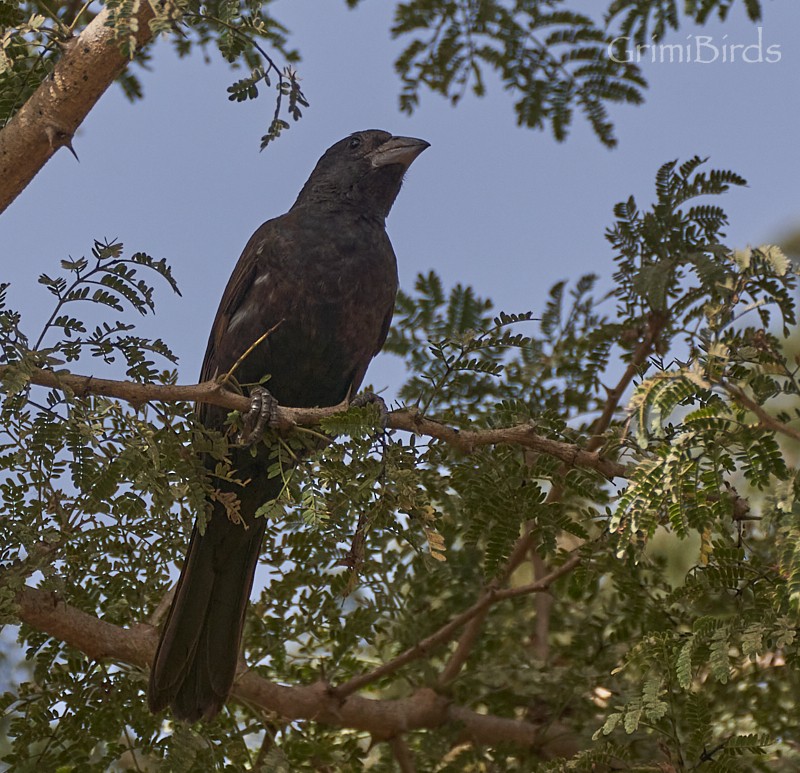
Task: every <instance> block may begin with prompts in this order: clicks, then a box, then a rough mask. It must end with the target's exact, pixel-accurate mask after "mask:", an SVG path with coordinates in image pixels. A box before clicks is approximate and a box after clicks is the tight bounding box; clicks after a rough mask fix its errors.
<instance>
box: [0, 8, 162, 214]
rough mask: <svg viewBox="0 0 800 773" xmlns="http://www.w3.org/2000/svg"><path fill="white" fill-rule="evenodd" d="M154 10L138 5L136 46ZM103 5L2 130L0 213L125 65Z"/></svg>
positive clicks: (142, 39)
mask: <svg viewBox="0 0 800 773" xmlns="http://www.w3.org/2000/svg"><path fill="white" fill-rule="evenodd" d="M153 15H154V14H153V9H152V7H151V5H150V3H148V2H143V3H140V4H139V10H138V12H137V14H136V19H137V20H138V22H139V31H138V34H137V36H136V42H137V45H138V46H142V45H144V44H145V43H146V42H147V41H148V40H150V38H151V37H152V32H151V31H150V24H149V22H150V20H151V19H152V18H153ZM108 17H109V12H108V9H107V8H104V9H103V10H102V11H100V13H98V14H97V16H96V17H95V18H94V19H93V20H92V21H91V22H90V23H89V24H88V25H87V27H86V29H84V30H83V32H82V33H81V34H80V35H79V36H78V37H77V38H74V39H72V40H71V41H69V44H68V50H67V51H66V52H65V53H64V55H63V56H62V57H61V59H60V61H59V62H58V64H57V65H56V66H55V69H54V70H53V73H52V75H51V76H50V77H48V78H46V79H45V80H44V82H43V83H42V84H41V85H40V86H39V88H38V89H36V91H35V92H34V93H33V94H32V95H31V97H30V98H29V99H28V101H27V102H26V103H25V104H24V105H23V106H22V108H21V109H20V110H19V112H18V113H17V114H16V115H15V116H14V117H13V118H12V119H11V121H9V122H8V124H7V125H6V126H5V128H4V129H3V130H2V131H0V212H3V211H4V210H5V209H6V208H7V207H8V205H9V204H11V202H12V201H14V199H15V198H16V197H17V196H18V195H19V194H20V193H21V192H22V191H23V190H24V189H25V187H26V186H27V185H28V183H29V182H30V181H31V180H32V179H33V178H34V177H35V176H36V173H37V172H38V171H39V170H40V169H41V168H42V167H43V166H44V165H45V163H47V161H48V159H49V158H50V156H52V155H53V153H55V151H56V150H58V148H59V147H61V146H63V145H66V146H70V144H71V141H72V137H73V135H74V134H75V131H76V130H77V128H78V127H79V126H80V125H81V123H82V122H83V120H84V118H86V116H87V115H88V114H89V111H90V110H91V109H92V108H93V107H94V105H95V103H96V102H97V100H98V99H99V98H100V97H101V96H102V94H103V92H104V91H105V90H106V89H107V88H108V87H109V86H110V85H111V84H112V83H113V82H114V80H115V79H116V78H117V77H118V76H119V75H120V73H122V71H123V70H124V69H125V67H126V66H127V65H128V62H129V60H128V59H127V58H126V57H125V56H124V55H123V53H122V51H121V50H120V46H119V43H118V42H117V40H115V38H114V31H113V30H112V29H111V28H110V27H108V26H106V25H107V23H108Z"/></svg>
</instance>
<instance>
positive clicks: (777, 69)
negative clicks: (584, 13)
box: [0, 0, 800, 397]
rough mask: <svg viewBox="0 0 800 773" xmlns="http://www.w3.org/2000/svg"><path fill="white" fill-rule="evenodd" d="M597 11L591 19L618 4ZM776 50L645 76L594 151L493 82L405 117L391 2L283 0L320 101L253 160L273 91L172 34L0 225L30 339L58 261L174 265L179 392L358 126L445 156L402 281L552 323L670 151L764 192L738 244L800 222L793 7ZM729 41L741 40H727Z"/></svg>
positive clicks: (606, 267)
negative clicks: (250, 257) (701, 159)
mask: <svg viewBox="0 0 800 773" xmlns="http://www.w3.org/2000/svg"><path fill="white" fill-rule="evenodd" d="M582 5H583V6H584V7H588V8H596V9H597V11H598V12H599V10H600V9H601V8H602V6H603V5H605V3H599V2H595V3H588V2H583V3H582ZM741 5H742V4H741V3H737V4H736V5H735V7H734V10H733V12H732V13H731V18H730V19H729V21H728V22H727V23H726V24H725V25H719V24H710V25H707V26H706V27H705V28H702V29H699V30H698V29H695V28H691V27H689V28H684V29H682V30H681V31H680V32H678V33H673V34H672V35H671V36H670V37H669V39H668V40H669V42H673V43H682V44H686V43H688V44H690V45H692V44H693V39H692V37H691V36H692V35H698V34H702V35H710V36H711V37H712V41H713V44H714V45H716V46H718V47H721V46H723V45H731V44H752V43H755V42H756V41H757V39H758V34H759V33H758V29H757V27H756V26H755V25H753V24H752V23H751V22H749V21H748V20H747V19H746V18H745V16H744V13H743V11H742V9H741V8H740V6H741ZM764 5H765V16H764V20H763V22H762V23H761V26H762V30H761V33H760V34H761V36H762V42H763V45H764V47H765V49H766V47H767V46H770V45H772V46H777V47H778V49H777V50H779V52H780V61H777V62H774V63H766V62H764V63H760V64H758V63H754V64H744V63H742V62H741V61H739V62H738V63H733V64H731V63H729V62H728V63H723V62H721V61H717V62H715V63H711V64H704V63H701V62H697V61H695V62H688V63H687V62H683V63H677V62H674V63H667V62H664V63H656V64H647V63H645V64H644V69H645V73H646V75H647V77H648V79H649V81H650V89H649V90H648V92H647V101H646V103H645V104H644V105H643V106H640V107H638V108H637V107H617V108H614V109H613V117H614V120H615V123H616V132H617V135H618V138H619V147H618V148H617V149H615V150H611V151H610V150H608V149H607V148H605V147H604V146H602V145H601V144H600V142H599V141H598V140H597V139H596V138H595V136H594V135H593V134H592V132H591V131H590V129H589V127H588V126H587V125H586V123H585V122H584V121H583V119H582V118H581V117H580V116H578V115H576V123H575V125H574V127H573V128H572V130H571V133H570V137H569V139H568V140H567V142H565V143H563V144H558V143H556V142H555V141H554V140H553V139H552V137H551V136H550V135H549V134H548V133H542V132H536V131H530V130H528V129H522V128H518V127H516V125H515V121H514V114H513V108H512V99H511V98H510V96H509V94H507V93H505V92H504V91H503V90H502V88H501V86H500V85H499V84H497V83H495V82H493V81H491V79H490V82H489V87H490V93H489V96H488V97H486V98H483V99H476V98H473V97H468V98H465V99H464V100H463V101H462V103H461V104H460V105H459V106H458V107H457V108H451V107H450V106H449V104H448V103H447V102H445V101H444V100H442V99H441V98H440V97H438V96H436V95H433V94H430V93H426V92H423V94H422V103H421V106H420V108H419V109H418V110H417V112H416V113H415V114H414V115H412V116H410V117H409V116H406V115H402V114H400V112H399V110H398V107H397V94H398V92H399V88H400V84H399V81H398V78H397V76H396V75H395V74H394V72H393V61H394V59H395V57H396V55H397V53H398V52H399V50H400V49H401V46H402V41H401V42H400V43H398V42H396V41H392V40H391V39H390V36H389V32H388V30H389V26H390V23H391V12H392V8H393V6H394V4H393V3H389V2H385V1H384V2H365V3H363V5H362V6H361V7H359V8H358V9H357V10H355V11H348V10H347V9H346V7H345V4H344V2H332V1H330V0H329V2H326V3H320V2H314V0H291V2H289V0H280V1H279V2H276V3H275V5H274V10H275V14H276V16H277V17H278V18H279V19H280V20H281V21H282V22H283V23H284V24H286V25H287V26H288V27H289V29H290V31H291V41H292V44H293V45H294V46H296V47H297V48H298V49H299V50H300V52H301V53H302V55H303V61H302V62H301V63H300V65H299V71H300V74H301V77H302V78H303V87H304V90H305V93H306V96H307V97H308V98H309V100H310V102H311V107H310V108H308V109H307V110H306V111H305V116H304V118H303V119H302V120H301V121H300V122H299V123H297V124H295V125H293V126H292V128H291V130H290V131H289V132H287V133H286V134H285V135H284V137H283V138H281V139H280V140H278V141H277V142H276V143H274V144H273V145H271V146H270V147H269V148H268V149H267V150H266V151H264V152H263V153H259V150H258V142H259V138H260V136H261V134H262V133H263V132H264V129H265V127H266V125H267V123H268V121H269V117H270V114H271V111H272V107H273V104H272V97H271V95H269V94H266V93H265V94H264V96H263V97H262V98H260V99H259V100H256V101H255V102H249V103H245V104H236V103H232V102H229V101H228V99H227V94H226V91H225V89H226V87H227V86H228V85H230V83H231V82H232V81H233V80H235V79H237V78H239V77H241V75H240V74H235V73H231V72H230V71H229V70H228V68H227V67H226V66H225V65H224V64H223V63H222V62H220V61H218V60H215V61H214V62H213V63H212V64H211V65H207V64H204V62H203V60H202V57H201V56H200V55H195V56H193V57H191V58H189V59H184V60H179V59H177V58H176V56H175V55H174V53H173V52H172V50H171V48H170V47H169V45H165V44H164V43H163V42H159V44H158V45H157V47H156V52H155V61H154V66H153V69H152V72H149V73H142V80H143V83H144V89H145V99H144V100H143V101H141V102H139V103H136V104H133V105H131V104H129V103H128V102H127V101H126V100H125V99H124V98H123V96H122V94H121V92H120V90H119V89H118V88H116V87H113V88H112V89H111V90H109V92H108V93H107V94H106V95H105V96H104V97H103V98H102V99H101V101H100V102H99V103H98V105H97V107H96V108H95V109H94V110H93V111H92V113H91V114H90V115H89V117H88V118H87V120H86V121H85V123H84V125H83V127H82V128H81V129H80V131H79V133H78V135H77V136H76V138H75V142H74V145H75V149H76V151H77V152H78V154H79V156H80V159H81V161H80V163H76V161H75V159H74V158H73V157H72V156H70V155H69V153H68V152H66V151H60V152H59V153H57V154H56V156H55V157H54V158H53V159H52V160H51V161H50V162H49V163H48V164H47V165H46V166H45V168H44V169H43V170H42V171H41V172H40V173H39V175H38V176H37V177H36V179H35V180H34V181H33V183H32V184H31V185H30V186H28V188H27V189H26V190H25V191H24V192H23V193H22V195H21V196H20V197H19V198H18V199H17V201H15V202H14V204H12V206H11V207H10V208H9V209H8V210H7V211H6V212H5V213H4V214H3V215H2V216H0V255H2V268H1V269H0V281H11V282H12V283H13V286H12V291H11V298H10V300H11V303H12V305H13V306H15V307H16V308H18V309H20V310H21V311H22V312H23V315H24V318H25V319H26V320H28V329H29V330H30V331H31V332H33V331H34V330H35V329H36V328H37V327H38V325H40V324H41V322H42V321H43V319H45V318H46V316H47V315H48V314H49V311H50V296H49V294H48V293H47V291H46V290H45V289H44V288H43V287H41V286H40V285H38V284H37V282H36V279H37V277H38V275H39V274H40V273H41V272H48V273H54V272H56V271H57V270H58V261H59V260H60V259H62V258H65V257H68V256H70V255H71V256H73V257H77V256H79V255H84V254H88V253H89V250H90V248H91V245H92V241H93V239H95V238H106V237H107V238H118V239H120V240H122V241H123V242H125V245H126V248H127V249H129V250H131V251H135V250H143V251H146V252H148V253H149V254H151V255H153V256H154V257H157V258H160V257H165V258H166V259H167V260H168V261H170V262H171V264H172V266H173V269H174V271H175V274H176V277H177V279H178V281H179V283H180V285H181V288H182V290H183V298H173V297H171V295H170V294H169V293H168V291H167V290H166V288H164V291H163V292H161V293H160V294H159V296H158V301H159V306H158V314H157V316H156V317H155V318H153V319H150V320H146V321H144V323H143V326H142V328H141V330H142V331H143V333H144V334H149V335H153V336H155V335H159V336H161V337H163V338H165V339H166V340H167V341H168V342H169V343H170V344H171V345H172V346H173V348H174V349H175V351H176V352H177V353H178V354H179V356H180V375H181V380H182V381H183V382H191V381H193V380H195V379H196V376H197V373H198V371H199V367H200V362H201V359H202V356H203V352H204V350H205V343H206V338H207V331H208V328H209V326H210V324H211V321H212V319H213V316H214V312H215V310H216V306H217V303H218V300H219V297H220V295H221V293H222V289H223V287H224V285H225V282H226V281H227V278H228V276H229V274H230V271H231V269H232V268H233V265H234V263H235V261H236V259H237V258H238V256H239V254H240V252H241V249H242V248H243V246H244V244H245V243H246V241H247V239H248V238H249V236H250V234H251V233H252V232H253V231H254V230H255V228H256V227H257V226H258V225H259V224H260V223H261V222H262V221H264V220H266V219H269V218H270V217H274V216H276V215H279V214H281V213H283V212H284V211H286V210H287V209H288V207H289V206H291V204H292V202H293V201H294V198H295V196H296V195H297V193H298V191H299V190H300V187H301V186H302V184H303V182H304V181H305V179H306V177H307V175H308V173H309V172H310V170H311V169H312V168H313V165H314V163H315V162H316V160H317V158H318V157H319V156H320V155H321V153H322V152H323V151H324V150H325V148H326V147H328V146H329V145H331V144H332V143H333V142H335V141H336V140H338V139H339V138H341V137H342V136H345V135H347V134H349V133H350V132H352V131H355V130H358V129H364V128H384V129H388V130H389V131H392V132H394V133H396V134H408V135H413V136H417V137H422V138H424V139H426V140H428V141H429V142H430V143H431V148H430V149H429V150H427V151H426V152H425V153H424V154H423V155H422V156H421V157H420V158H419V159H418V161H417V162H416V163H415V164H414V166H413V167H412V169H411V171H410V173H409V175H408V177H407V180H406V183H405V186H404V189H403V191H402V192H401V194H400V197H399V199H398V201H397V203H396V204H395V207H394V210H393V211H392V214H391V216H390V218H389V223H388V228H389V233H390V236H391V238H392V241H393V243H394V246H395V251H396V253H397V255H398V261H399V264H400V277H401V283H402V285H403V286H404V287H406V288H409V287H410V286H411V284H412V283H413V280H414V276H415V275H416V273H417V272H420V271H428V270H429V269H431V268H433V269H435V270H436V271H438V272H439V273H440V274H441V275H442V277H443V279H444V281H445V284H446V285H448V286H449V285H452V284H453V283H455V282H463V283H467V284H472V285H473V286H474V287H475V288H476V290H477V291H478V292H479V293H480V294H482V295H485V296H490V297H491V298H493V299H494V300H495V302H496V305H497V306H498V307H499V308H503V309H505V310H507V311H523V310H528V309H532V310H534V312H536V311H538V310H540V309H541V308H542V306H543V303H544V300H545V298H546V294H547V290H548V288H549V287H550V286H551V285H552V284H553V283H554V282H555V281H558V280H560V279H565V278H577V277H578V276H579V275H581V274H583V273H586V272H590V271H592V272H596V273H599V274H601V275H603V276H605V277H609V276H610V274H611V271H612V262H611V253H610V250H609V248H608V246H607V244H606V242H605V240H604V237H603V233H604V230H605V228H606V227H607V226H608V225H610V223H611V219H612V218H611V210H612V207H613V205H614V204H615V203H616V202H617V201H620V200H622V199H624V198H626V197H627V196H628V195H630V194H631V193H633V194H635V195H636V197H637V199H638V200H639V202H640V204H645V203H647V202H649V201H650V200H651V198H652V190H653V177H654V174H655V171H656V169H657V168H658V167H659V166H660V165H661V164H662V163H663V162H664V161H667V160H671V159H675V158H681V159H685V158H687V157H689V156H692V155H694V154H696V153H697V154H701V155H709V156H711V162H712V163H713V165H715V166H718V167H723V168H732V169H735V170H736V171H738V172H740V173H742V174H743V175H744V176H745V177H746V178H747V179H748V181H749V183H750V185H749V187H748V188H746V189H741V190H737V191H734V192H732V193H730V194H728V195H727V196H726V197H725V199H724V202H723V204H724V206H725V207H726V209H727V210H728V212H729V214H730V216H731V221H732V222H731V227H730V228H729V231H728V233H729V239H728V241H729V243H730V244H731V245H735V246H743V245H745V244H747V243H751V244H754V245H757V244H760V243H763V242H771V241H775V240H777V239H778V238H779V237H780V236H782V235H783V234H785V233H787V232H789V231H790V230H791V229H793V228H794V227H796V226H797V225H798V223H799V222H800V201H799V200H798V199H799V197H798V192H797V184H796V183H797V179H798V166H799V165H800V159H799V158H798V154H797V153H796V151H795V147H796V143H797V125H798V113H799V112H800V111H799V110H798V99H800V97H799V96H798V94H800V90H798V88H797V81H798V75H797V73H798V72H800V68H799V67H798V58H799V56H800V41H798V40H797V35H796V33H795V32H794V31H795V30H797V29H798V28H800V4H798V3H797V2H794V1H793V0H774V1H770V0H766V2H765V3H764ZM725 36H727V37H725ZM399 373H400V370H399V369H398V368H397V366H396V365H392V364H391V363H389V362H387V361H386V360H384V361H379V362H377V363H376V364H375V365H374V366H373V368H372V370H371V371H370V373H369V374H368V376H367V381H372V382H373V383H374V384H375V385H376V386H377V387H379V388H382V387H388V390H387V397H392V395H393V393H394V389H395V388H396V386H397V379H398V377H399Z"/></svg>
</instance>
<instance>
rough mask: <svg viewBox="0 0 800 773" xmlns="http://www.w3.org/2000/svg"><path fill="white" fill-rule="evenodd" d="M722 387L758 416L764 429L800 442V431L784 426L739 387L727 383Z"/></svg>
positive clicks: (721, 384) (723, 383)
mask: <svg viewBox="0 0 800 773" xmlns="http://www.w3.org/2000/svg"><path fill="white" fill-rule="evenodd" d="M720 386H721V387H722V388H723V389H724V390H725V391H726V392H727V393H728V394H729V395H730V396H731V397H732V398H733V399H734V400H735V401H736V402H737V403H739V404H740V405H742V406H743V407H745V408H747V410H748V411H751V412H752V413H754V414H755V415H756V416H758V421H759V423H760V424H761V426H762V427H766V428H767V429H771V430H772V431H773V432H779V433H780V434H782V435H786V437H790V438H791V439H792V440H800V431H798V430H796V429H794V428H793V427H790V426H788V425H787V424H784V423H783V422H782V421H779V420H778V419H776V418H775V417H774V416H770V415H769V414H768V413H767V412H766V411H765V410H764V409H763V408H762V407H761V406H760V405H759V404H758V403H757V402H756V401H755V400H753V399H752V398H750V397H748V396H747V394H746V393H745V392H744V391H743V390H741V389H739V387H737V386H734V385H733V384H728V383H725V382H722V383H720Z"/></svg>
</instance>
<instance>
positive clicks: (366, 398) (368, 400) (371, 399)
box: [350, 392, 389, 431]
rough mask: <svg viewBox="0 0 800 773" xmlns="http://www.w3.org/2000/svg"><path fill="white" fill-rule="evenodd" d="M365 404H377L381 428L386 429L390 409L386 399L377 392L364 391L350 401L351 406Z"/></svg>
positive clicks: (359, 406) (356, 406) (361, 406)
mask: <svg viewBox="0 0 800 773" xmlns="http://www.w3.org/2000/svg"><path fill="white" fill-rule="evenodd" d="M365 405H374V406H377V408H378V415H379V416H380V420H381V429H383V430H384V431H385V430H386V428H387V427H388V426H389V409H388V408H387V407H386V401H385V400H384V399H383V398H382V397H381V396H380V395H376V394H375V392H362V393H361V394H360V395H356V396H355V397H354V398H353V399H352V400H351V401H350V407H351V408H363V407H364V406H365Z"/></svg>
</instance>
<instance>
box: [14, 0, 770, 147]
mask: <svg viewBox="0 0 800 773" xmlns="http://www.w3.org/2000/svg"><path fill="white" fill-rule="evenodd" d="M347 4H348V6H349V7H350V8H354V7H356V6H357V5H358V3H357V2H356V1H355V0H347ZM733 4H734V0H691V2H686V3H680V4H679V3H677V2H676V0H609V5H608V7H607V8H606V10H605V14H604V16H605V18H604V19H602V20H601V19H594V18H591V17H589V16H587V15H585V14H584V13H580V12H577V11H576V10H572V9H570V8H569V5H570V3H569V0H525V1H524V2H522V1H521V0H514V1H512V0H481V2H475V1H474V0H405V2H398V3H397V4H396V7H395V14H394V23H393V26H392V30H391V33H392V35H393V36H395V37H397V38H400V39H402V40H403V42H404V45H405V47H404V49H403V51H402V53H401V54H400V55H399V57H398V59H397V61H396V63H395V67H396V70H397V72H398V74H399V76H400V78H401V81H402V90H401V93H400V107H401V109H402V110H404V111H405V112H409V113H410V112H412V111H413V110H414V109H415V107H416V106H417V105H418V104H419V100H420V91H421V90H422V88H423V87H426V88H428V89H430V90H432V91H434V92H436V93H439V94H441V95H442V96H444V97H446V98H447V99H449V100H450V101H451V102H452V103H453V104H456V103H457V102H459V101H460V100H461V99H462V98H463V96H464V95H465V94H466V93H467V92H469V91H471V92H472V93H473V94H475V95H477V96H482V95H483V94H485V93H486V91H487V89H488V88H489V87H490V86H491V85H492V81H493V80H495V79H497V80H499V81H500V82H501V83H502V85H503V88H504V89H506V90H507V91H509V92H510V93H511V94H512V95H514V98H515V103H514V110H515V113H516V118H517V122H518V124H519V125H521V126H527V127H530V128H536V129H542V128H544V127H547V126H549V127H550V129H551V130H552V132H553V135H554V136H555V137H556V138H557V139H558V140H564V139H565V138H566V137H567V134H568V131H569V129H570V126H571V124H572V120H573V114H574V113H575V112H576V111H578V112H580V113H581V114H582V115H583V116H584V117H585V118H586V120H588V121H589V124H590V125H591V127H592V129H593V131H594V132H595V134H596V135H597V137H598V138H599V139H600V140H601V142H603V143H604V144H605V145H608V146H613V145H615V144H616V138H615V136H614V128H613V125H612V123H611V119H610V116H609V112H608V109H609V106H610V105H613V104H616V103H627V104H639V103H641V102H642V101H643V93H644V90H645V88H646V85H647V84H646V82H645V80H644V78H643V77H642V74H641V71H640V70H639V68H638V66H637V65H636V64H635V63H633V62H628V61H626V58H627V57H626V56H619V55H612V54H614V52H615V51H616V50H617V49H618V48H619V46H620V45H621V44H622V42H625V40H626V39H627V38H632V39H633V40H634V42H636V43H640V44H641V43H648V44H649V43H652V42H658V41H660V40H661V39H663V38H664V36H665V35H666V34H667V33H668V32H669V31H670V30H672V31H675V30H678V29H679V27H680V23H681V21H682V19H681V12H682V13H683V16H685V18H687V19H691V20H693V21H695V22H698V23H701V24H702V23H704V22H705V21H706V20H707V19H708V18H709V17H710V16H711V15H712V14H716V15H717V16H718V17H719V18H721V19H725V17H726V16H727V13H728V10H729V9H730V8H731V6H732V5H733ZM105 6H106V8H107V9H108V12H109V21H108V23H109V25H110V26H111V27H112V28H113V29H114V32H115V36H116V38H117V40H118V43H119V45H120V47H121V49H122V51H123V53H124V54H125V55H126V56H127V57H129V58H130V59H131V61H132V62H135V63H137V64H140V65H147V63H148V62H149V60H150V47H149V46H145V47H143V48H141V47H140V48H137V45H136V40H137V34H138V32H139V21H138V19H137V15H136V14H137V10H138V8H139V7H140V3H139V2H135V1H134V0H109V1H108V2H107V3H105ZM150 6H151V8H152V10H153V11H154V13H155V16H154V18H153V19H152V20H151V21H150V27H151V30H152V32H153V33H154V37H156V36H159V35H163V36H164V37H166V38H167V39H169V40H170V42H171V44H172V45H173V46H174V48H175V51H176V53H177V54H178V55H179V56H187V55H189V54H190V53H192V52H193V51H195V50H196V49H198V48H199V49H200V51H201V52H202V53H203V54H204V55H205V56H207V57H208V56H209V55H210V52H211V51H212V50H214V51H216V53H218V54H219V56H221V57H222V59H223V60H224V61H225V62H227V63H228V64H230V66H231V67H232V68H234V69H240V68H241V69H244V70H245V71H246V73H247V74H246V75H245V76H244V77H241V78H238V79H237V80H236V81H235V82H234V83H233V84H232V85H231V86H230V87H229V89H228V94H229V98H230V99H231V100H233V101H237V102H242V101H245V100H250V99H255V98H256V97H258V96H259V94H260V93H261V90H262V87H263V88H265V89H267V90H269V89H272V90H273V93H274V97H275V109H274V113H273V115H272V118H271V120H270V121H269V123H268V125H267V130H266V132H265V133H264V135H263V136H262V138H261V148H262V149H263V148H264V147H266V146H267V145H268V144H269V143H270V142H271V141H272V140H274V139H276V138H277V137H279V136H280V134H281V133H282V132H283V131H285V130H286V129H288V128H289V126H290V125H291V124H290V120H289V119H291V120H294V121H296V120H298V119H299V118H300V117H301V115H302V110H301V109H302V108H304V107H307V106H308V102H307V101H306V99H305V96H304V95H303V92H302V90H301V88H300V79H299V77H298V74H297V72H296V70H295V69H294V65H295V64H296V63H297V61H298V60H299V55H298V53H297V51H295V50H294V49H292V48H290V47H289V32H288V30H287V29H286V28H285V27H284V26H283V25H282V24H281V23H280V22H279V21H277V19H276V18H275V17H274V15H273V13H272V6H273V0H249V2H247V3H238V2H231V1H230V0H214V2H207V3H197V2H194V1H193V0H168V1H167V2H158V3H150ZM744 6H745V8H746V10H747V13H748V16H749V17H750V18H751V19H752V20H753V21H757V20H759V19H760V18H761V3H760V0H744ZM599 10H600V11H601V12H602V10H603V8H602V4H601V7H600V8H599ZM96 14H97V10H96V9H95V7H94V5H93V4H86V5H80V4H75V3H60V4H59V3H56V4H47V3H43V2H39V1H38V0H17V1H16V2H14V1H13V0H2V1H0V128H2V126H4V125H5V124H6V123H7V122H8V121H9V120H10V119H11V117H12V116H13V115H14V114H15V113H16V112H17V110H19V108H20V107H21V106H22V105H23V104H24V103H25V100H27V99H28V97H30V95H31V94H32V93H33V92H34V91H35V90H36V88H37V87H38V85H39V84H40V83H42V82H43V81H44V79H45V78H46V77H47V76H48V75H50V73H51V72H52V71H53V68H54V67H55V65H56V63H57V62H58V61H59V59H60V57H61V55H62V53H63V51H64V50H66V49H67V48H68V47H69V43H70V41H72V40H73V39H74V37H75V36H76V35H78V34H80V32H81V31H82V29H84V28H85V26H86V25H87V24H89V23H90V22H91V21H92V19H94V17H95V16H96ZM616 53H617V54H618V53H619V52H618V51H616ZM276 60H282V62H283V64H279V63H278V61H276ZM119 83H120V85H121V87H122V89H123V91H124V93H125V95H126V96H127V97H128V98H129V99H131V100H134V99H139V98H141V96H142V87H141V83H140V82H139V80H138V78H137V76H136V74H135V73H134V72H133V71H132V70H130V69H129V70H127V71H125V72H124V73H123V74H122V75H121V76H120V77H119Z"/></svg>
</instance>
